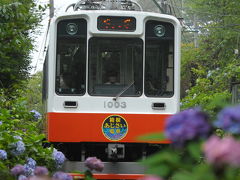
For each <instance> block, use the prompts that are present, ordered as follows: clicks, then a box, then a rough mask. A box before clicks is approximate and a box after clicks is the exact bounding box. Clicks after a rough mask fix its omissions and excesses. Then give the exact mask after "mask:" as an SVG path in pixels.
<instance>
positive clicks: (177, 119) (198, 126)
mask: <svg viewBox="0 0 240 180" xmlns="http://www.w3.org/2000/svg"><path fill="white" fill-rule="evenodd" d="M210 129H211V127H210V125H209V124H208V118H207V115H206V114H205V113H203V112H201V111H200V109H199V108H194V109H187V110H185V111H182V112H180V113H178V114H176V115H173V116H171V117H170V118H169V119H168V120H167V122H166V130H165V135H166V137H167V138H168V139H169V140H171V141H173V142H174V143H176V144H183V143H184V142H185V141H187V140H191V139H194V138H196V137H206V136H207V135H208V133H209V131H210Z"/></svg>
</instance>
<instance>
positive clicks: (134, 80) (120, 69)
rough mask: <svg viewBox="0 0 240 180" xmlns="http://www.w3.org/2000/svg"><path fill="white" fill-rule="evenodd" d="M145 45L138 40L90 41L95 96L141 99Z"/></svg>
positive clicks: (110, 39)
mask: <svg viewBox="0 0 240 180" xmlns="http://www.w3.org/2000/svg"><path fill="white" fill-rule="evenodd" d="M142 82H143V41H142V40H141V39H139V38H100V37H94V38H91V39H90V40H89V85H88V93H89V94H90V95H92V96H116V95H118V94H119V93H121V92H122V91H123V90H124V89H125V88H126V87H128V86H129V87H128V89H126V90H125V91H124V92H123V93H122V94H121V96H140V95H141V94H142V92H143V90H142V89H143V87H142V86H143V85H142Z"/></svg>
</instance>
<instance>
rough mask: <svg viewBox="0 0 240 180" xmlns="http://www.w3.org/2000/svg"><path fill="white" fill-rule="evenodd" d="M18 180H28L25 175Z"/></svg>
mask: <svg viewBox="0 0 240 180" xmlns="http://www.w3.org/2000/svg"><path fill="white" fill-rule="evenodd" d="M18 180H28V178H27V177H26V176H24V175H20V176H19V177H18Z"/></svg>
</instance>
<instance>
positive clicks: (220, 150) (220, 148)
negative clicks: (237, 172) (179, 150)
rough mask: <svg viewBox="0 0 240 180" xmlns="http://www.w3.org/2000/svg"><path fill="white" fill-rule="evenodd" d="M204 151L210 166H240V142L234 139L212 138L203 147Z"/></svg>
mask: <svg viewBox="0 0 240 180" xmlns="http://www.w3.org/2000/svg"><path fill="white" fill-rule="evenodd" d="M203 151H204V154H205V157H206V160H207V161H208V162H209V163H210V164H214V165H216V166H221V165H224V164H228V165H231V166H235V167H239V166H240V142H238V141H236V140H235V139H234V138H233V137H230V136H229V137H224V138H223V139H220V138H219V137H217V136H212V137H210V138H209V139H208V141H206V142H205V144H204V145H203Z"/></svg>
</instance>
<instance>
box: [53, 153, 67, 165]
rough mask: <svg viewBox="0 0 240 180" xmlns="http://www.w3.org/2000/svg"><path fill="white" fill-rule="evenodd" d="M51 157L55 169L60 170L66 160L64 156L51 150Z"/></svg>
mask: <svg viewBox="0 0 240 180" xmlns="http://www.w3.org/2000/svg"><path fill="white" fill-rule="evenodd" d="M52 156H53V159H54V161H55V163H56V165H57V168H60V167H61V166H62V165H63V163H64V161H65V160H66V158H65V156H64V154H63V153H62V152H60V151H58V150H56V149H54V150H53V154H52Z"/></svg>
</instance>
